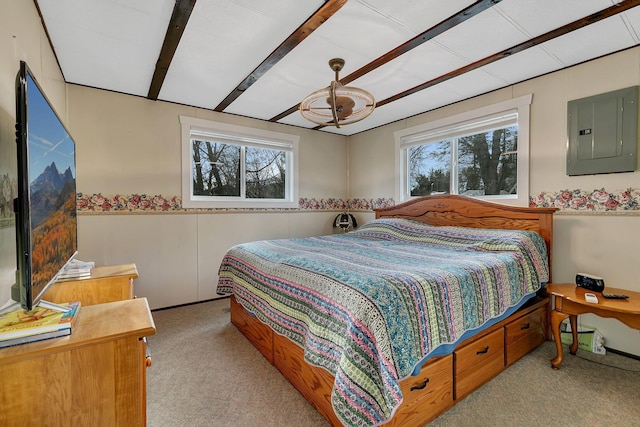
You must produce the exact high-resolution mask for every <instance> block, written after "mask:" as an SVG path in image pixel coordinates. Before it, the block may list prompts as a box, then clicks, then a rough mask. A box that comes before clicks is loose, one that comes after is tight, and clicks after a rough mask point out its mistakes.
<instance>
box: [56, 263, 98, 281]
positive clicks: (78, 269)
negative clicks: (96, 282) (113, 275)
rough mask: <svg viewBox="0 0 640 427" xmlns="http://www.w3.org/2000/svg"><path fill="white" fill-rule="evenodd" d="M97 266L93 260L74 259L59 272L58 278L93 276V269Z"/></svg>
mask: <svg viewBox="0 0 640 427" xmlns="http://www.w3.org/2000/svg"><path fill="white" fill-rule="evenodd" d="M93 267H95V263H94V262H93V261H80V260H77V259H74V260H72V261H71V262H70V263H69V264H68V265H67V266H66V267H64V268H63V269H62V271H60V273H58V276H57V279H58V280H61V279H77V278H80V277H89V276H91V271H92V270H93Z"/></svg>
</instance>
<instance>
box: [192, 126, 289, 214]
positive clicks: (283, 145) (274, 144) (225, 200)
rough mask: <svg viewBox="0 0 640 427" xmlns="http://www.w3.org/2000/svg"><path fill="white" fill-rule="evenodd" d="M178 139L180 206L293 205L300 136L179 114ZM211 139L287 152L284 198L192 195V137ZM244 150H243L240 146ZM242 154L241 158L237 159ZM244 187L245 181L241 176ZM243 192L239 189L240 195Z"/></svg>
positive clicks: (264, 207)
mask: <svg viewBox="0 0 640 427" xmlns="http://www.w3.org/2000/svg"><path fill="white" fill-rule="evenodd" d="M180 126H181V139H182V207H183V208H191V209H210V208H213V209H220V208H222V209H234V208H236V209H246V208H256V209H273V208H297V207H299V202H298V143H299V141H300V137H299V136H298V135H291V134H286V133H281V132H273V131H268V130H263V129H255V128H250V127H246V126H239V125H234V124H230V123H221V122H215V121H211V120H205V119H198V118H194V117H188V116H180ZM194 137H197V138H198V139H207V138H211V139H215V140H216V142H222V143H229V144H237V145H239V146H241V147H247V146H252V147H259V148H266V149H271V150H273V149H279V150H282V151H285V152H286V153H287V160H286V162H287V171H286V173H287V178H286V183H285V185H286V189H285V198H284V199H256V198H246V197H244V196H242V195H241V196H240V197H235V196H194V195H193V170H192V168H191V166H192V160H193V159H192V152H191V150H192V139H193V138H194ZM241 152H244V149H241ZM243 158H244V156H242V157H241V162H242V161H243V160H242V159H243ZM240 185H241V187H242V188H244V187H245V185H246V180H242V179H241V183H240ZM243 193H244V192H241V194H243Z"/></svg>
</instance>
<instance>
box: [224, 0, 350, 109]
mask: <svg viewBox="0 0 640 427" xmlns="http://www.w3.org/2000/svg"><path fill="white" fill-rule="evenodd" d="M346 3H347V0H327V1H326V2H325V3H324V4H323V5H322V6H320V8H319V9H318V10H316V11H315V12H314V13H313V15H311V17H310V18H309V19H307V20H306V21H305V22H304V23H303V24H302V25H300V26H299V27H298V28H297V29H296V30H295V31H294V32H293V33H292V34H291V35H290V36H289V37H287V39H286V40H285V41H283V42H282V43H281V44H280V46H278V47H277V48H276V49H275V50H274V51H273V52H271V54H270V55H269V56H268V57H267V58H266V59H265V60H264V61H262V63H261V64H260V65H258V66H257V67H256V69H255V70H253V71H252V72H251V73H250V74H249V75H248V76H247V77H245V78H244V80H242V82H241V83H240V84H239V85H238V86H236V88H235V89H234V90H233V91H232V92H231V93H230V94H229V95H227V97H226V98H225V99H224V100H223V101H222V102H221V103H220V104H218V106H217V107H216V108H215V109H214V111H218V112H221V111H224V109H225V108H227V107H228V106H229V105H230V104H231V103H232V102H233V101H235V100H236V99H237V98H238V97H239V96H240V95H242V94H243V93H244V91H245V90H247V89H249V87H250V86H251V85H252V84H254V83H255V82H256V81H257V80H258V79H259V78H260V77H262V76H263V75H264V74H265V73H266V72H267V71H269V70H270V69H271V67H273V66H274V65H276V64H277V63H278V62H279V61H280V60H281V59H282V58H284V57H285V56H286V55H287V54H289V52H291V51H292V50H293V49H295V48H296V47H297V46H298V45H299V44H300V43H302V41H303V40H304V39H306V38H307V37H309V35H311V33H313V32H314V31H315V30H316V29H318V28H319V27H320V26H321V25H322V24H324V23H325V22H326V21H327V20H328V19H329V18H331V17H332V16H333V15H334V14H335V13H336V12H337V11H338V10H340V8H341V7H342V6H344V5H345V4H346Z"/></svg>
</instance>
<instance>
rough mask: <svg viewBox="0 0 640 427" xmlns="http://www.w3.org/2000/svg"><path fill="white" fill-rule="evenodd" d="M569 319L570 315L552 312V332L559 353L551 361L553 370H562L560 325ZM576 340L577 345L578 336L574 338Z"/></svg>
mask: <svg viewBox="0 0 640 427" xmlns="http://www.w3.org/2000/svg"><path fill="white" fill-rule="evenodd" d="M567 317H569V315H568V314H565V313H561V312H559V311H556V310H551V319H550V320H551V332H552V333H553V341H554V342H555V343H556V353H557V355H556V357H555V358H554V359H551V367H553V369H560V364H561V363H562V337H561V335H560V324H561V323H562V321H563V320H564V319H566V318H567ZM573 317H575V316H573ZM574 330H575V329H574ZM574 340H575V342H576V344H577V342H578V339H577V334H576V337H574Z"/></svg>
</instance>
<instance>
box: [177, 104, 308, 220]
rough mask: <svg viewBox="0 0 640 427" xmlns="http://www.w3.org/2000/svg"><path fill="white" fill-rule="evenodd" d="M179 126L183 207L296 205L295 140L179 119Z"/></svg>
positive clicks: (258, 131) (266, 133)
mask: <svg viewBox="0 0 640 427" xmlns="http://www.w3.org/2000/svg"><path fill="white" fill-rule="evenodd" d="M180 123H181V126H182V206H183V207H185V208H274V207H278V208H291V207H298V200H297V199H298V191H297V166H296V157H297V151H298V140H299V137H298V136H295V135H288V134H283V133H278V132H271V131H265V130H260V129H252V128H246V127H242V126H236V125H231V124H227V123H218V122H212V121H208V120H202V119H194V118H191V117H184V116H181V117H180Z"/></svg>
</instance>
